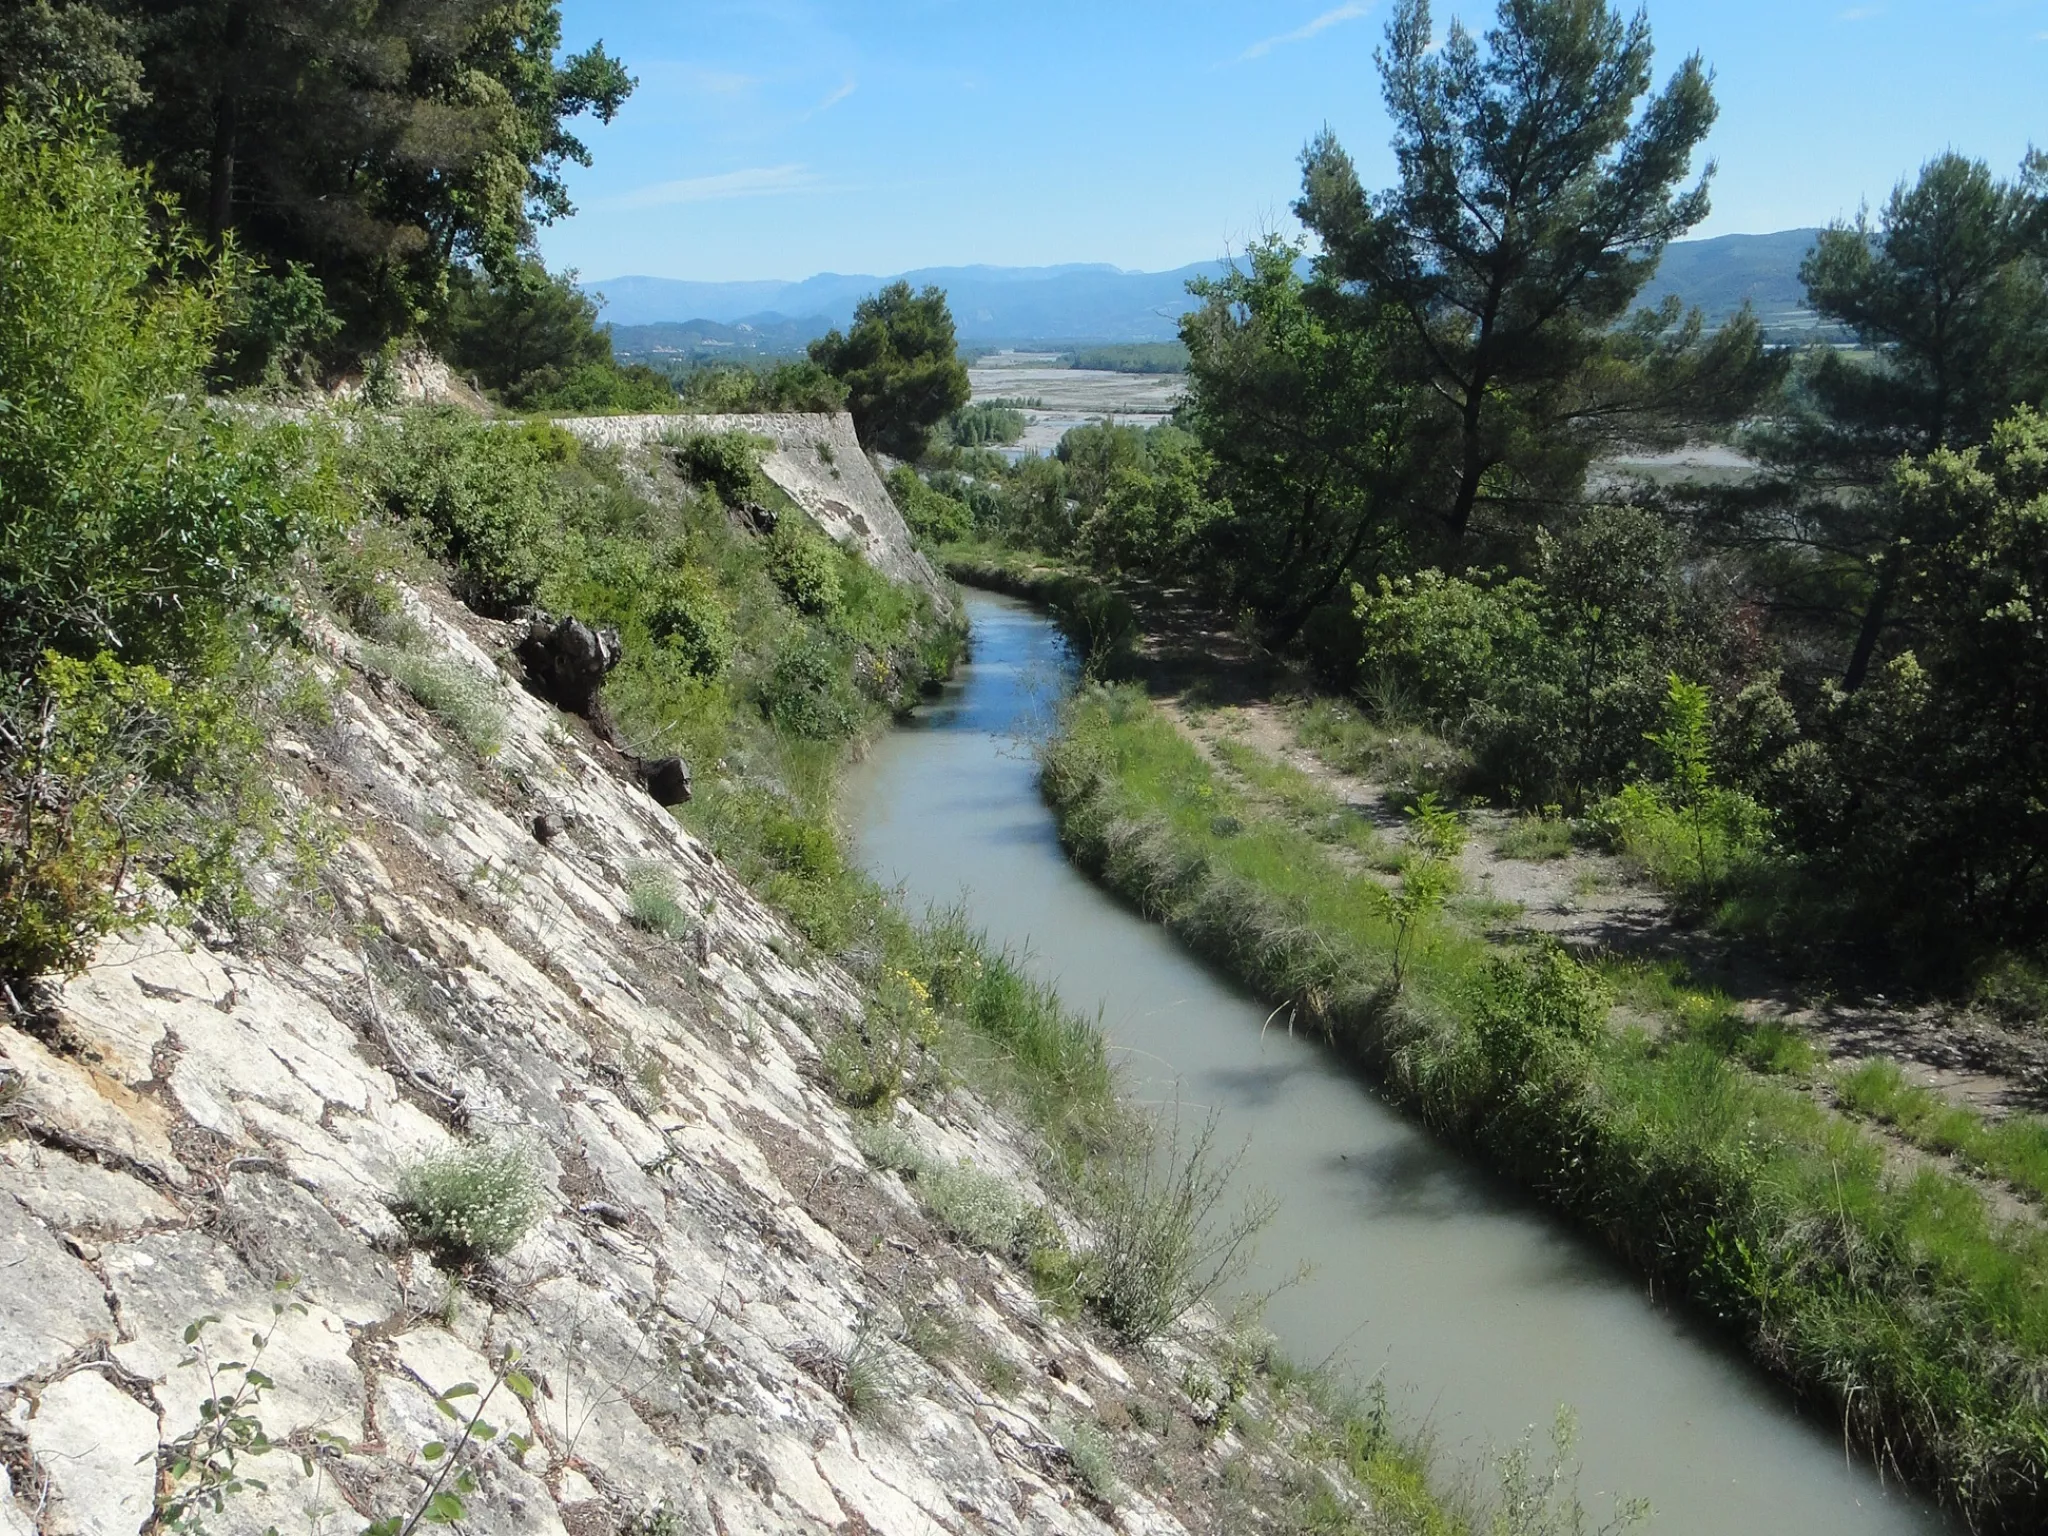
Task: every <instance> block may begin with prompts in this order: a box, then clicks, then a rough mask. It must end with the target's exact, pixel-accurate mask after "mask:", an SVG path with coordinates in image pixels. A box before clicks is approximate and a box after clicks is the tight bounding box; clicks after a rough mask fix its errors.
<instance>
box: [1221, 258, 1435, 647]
mask: <svg viewBox="0 0 2048 1536" xmlns="http://www.w3.org/2000/svg"><path fill="white" fill-rule="evenodd" d="M1246 259H1247V267H1246V268H1245V269H1243V270H1236V269H1234V270H1232V271H1231V272H1230V273H1228V274H1227V275H1225V276H1224V277H1221V278H1217V279H1213V280H1204V281H1200V282H1197V283H1196V284H1195V285H1194V286H1193V288H1192V293H1193V296H1194V297H1196V298H1198V299H1200V300H1201V301H1202V304H1201V307H1200V308H1199V309H1197V310H1195V311H1193V312H1192V313H1190V314H1189V315H1188V316H1187V317H1186V318H1185V319H1183V320H1182V322H1181V336H1182V339H1183V341H1184V342H1185V343H1186V346H1187V349H1188V355H1189V362H1188V397H1187V403H1186V406H1185V408H1184V410H1183V415H1184V417H1185V419H1186V421H1187V423H1188V426H1189V428H1190V430H1192V431H1193V432H1194V434H1195V435H1196V437H1197V438H1198V439H1199V440H1200V442H1201V444H1202V446H1203V448H1204V449H1205V450H1206V452H1207V453H1208V454H1209V455H1210V457H1211V458H1212V459H1213V461H1214V464H1215V471H1216V472H1215V481H1214V490H1213V493H1212V494H1213V495H1214V496H1215V497H1216V499H1217V500H1218V501H1220V502H1222V503H1225V504H1226V507H1225V510H1226V513H1227V515H1225V516H1223V517H1222V518H1221V519H1219V520H1218V521H1217V523H1216V526H1215V527H1214V528H1213V529H1212V530H1211V535H1212V537H1211V539H1210V547H1211V548H1213V550H1214V551H1215V554H1216V556H1217V557H1218V558H1219V559H1220V561H1221V562H1222V566H1221V569H1220V570H1219V571H1218V572H1215V573H1212V574H1213V575H1216V576H1220V577H1221V578H1222V586H1223V589H1224V591H1225V592H1226V593H1227V594H1228V596H1229V597H1230V599H1231V600H1232V602H1233V603H1236V604H1241V605H1248V606H1250V607H1251V608H1252V609H1253V611H1254V612H1255V613H1257V614H1258V616H1259V617H1260V619H1261V620H1262V621H1263V622H1264V624H1265V627H1266V628H1267V630H1268V633H1269V634H1270V636H1271V638H1272V639H1273V640H1274V642H1275V643H1280V644H1284V643H1285V642H1287V641H1288V640H1291V639H1292V638H1293V637H1294V635H1295V634H1296V633H1297V632H1298V631H1299V630H1300V628H1301V626H1302V625H1303V624H1304V623H1306V622H1307V619H1308V616H1309V615H1310V614H1311V613H1313V612H1314V611H1315V610H1316V609H1318V608H1319V607H1322V606H1323V605H1324V604H1326V603H1328V602H1329V601H1330V600H1331V599H1332V598H1334V597H1337V596H1340V595H1341V594H1342V592H1343V590H1344V584H1345V583H1346V582H1347V581H1350V580H1352V579H1354V576H1355V574H1357V573H1360V572H1362V571H1364V570H1367V569H1371V568H1374V567H1377V566H1379V565H1380V564H1382V563H1383V562H1384V561H1385V560H1386V559H1387V557H1388V556H1389V555H1391V554H1393V553H1394V552H1395V550H1396V548H1397V546H1398V544H1399V541H1400V539H1401V532H1400V528H1399V515H1398V508H1397V507H1396V505H1395V493H1396V489H1397V485H1398V480H1399V474H1400V463H1401V459H1400V456H1401V454H1402V452H1403V451H1404V444H1403V441H1402V436H1401V424H1402V420H1403V418H1404V415H1405V411H1406V406H1405V402H1404V396H1403V391H1402V388H1401V386H1400V384H1399V382H1398V381H1397V380H1396V379H1394V378H1392V377H1391V376H1390V375H1389V373H1388V370H1387V368H1386V366H1385V358H1384V353H1385V352H1386V350H1387V345H1388V340H1389V337H1388V333H1387V332H1386V331H1385V330H1383V329H1381V328H1379V327H1377V326H1376V325H1374V324H1373V323H1371V317H1370V316H1369V315H1366V316H1358V315H1355V314H1354V313H1353V312H1352V311H1351V309H1350V308H1349V307H1348V306H1347V305H1346V303H1345V301H1344V300H1343V299H1342V298H1341V296H1340V295H1339V294H1338V293H1337V292H1336V291H1335V290H1334V288H1332V287H1331V286H1330V285H1328V284H1324V283H1318V284H1314V285H1310V284H1306V283H1304V282H1303V281H1302V278H1301V276H1300V272H1299V266H1300V261H1301V250H1300V248H1298V247H1296V246H1294V245H1290V244H1289V243H1287V242H1286V241H1284V240H1281V239H1279V238H1278V237H1273V238H1269V239H1267V240H1265V241H1263V242H1262V243H1260V244H1259V245H1256V246H1254V247H1253V248H1252V249H1251V250H1250V251H1249V252H1248V253H1247V258H1246Z"/></svg>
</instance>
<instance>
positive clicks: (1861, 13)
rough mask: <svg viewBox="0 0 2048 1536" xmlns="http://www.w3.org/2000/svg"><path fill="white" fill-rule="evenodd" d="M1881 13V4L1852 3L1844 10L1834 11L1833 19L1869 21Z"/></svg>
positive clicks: (1882, 12) (1882, 9)
mask: <svg viewBox="0 0 2048 1536" xmlns="http://www.w3.org/2000/svg"><path fill="white" fill-rule="evenodd" d="M1883 14H1884V7H1883V6H1881V5H1852V6H1850V7H1849V9H1847V10H1846V11H1837V12H1835V20H1837V21H1869V20H1870V19H1871V18H1872V17H1875V16H1882V15H1883Z"/></svg>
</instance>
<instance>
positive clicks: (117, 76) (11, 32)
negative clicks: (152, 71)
mask: <svg viewBox="0 0 2048 1536" xmlns="http://www.w3.org/2000/svg"><path fill="white" fill-rule="evenodd" d="M134 47H135V39H134V33H133V29H132V27H131V26H130V25H129V23H128V20H127V18H126V17H123V16H119V15H116V14H114V13H113V12H111V11H109V10H107V9H105V8H103V7H102V6H100V5H96V4H93V3H92V0H16V3H13V4H10V5H8V6H7V7H6V8H5V10H4V11H0V102H4V103H6V104H7V105H10V106H16V107H21V108H24V109H26V110H28V111H31V112H35V113H37V114H40V115H47V114H49V113H50V112H52V111H53V110H55V109H57V108H59V107H60V106H62V105H63V104H64V103H66V102H69V101H73V100H76V99H77V98H79V97H84V98H85V99H87V100H89V101H96V102H99V103H101V104H102V105H104V106H107V107H110V108H113V109H115V110H122V109H126V108H128V107H133V106H136V105H139V104H140V102H141V100H142V62H141V60H139V59H138V58H136V57H135V51H134Z"/></svg>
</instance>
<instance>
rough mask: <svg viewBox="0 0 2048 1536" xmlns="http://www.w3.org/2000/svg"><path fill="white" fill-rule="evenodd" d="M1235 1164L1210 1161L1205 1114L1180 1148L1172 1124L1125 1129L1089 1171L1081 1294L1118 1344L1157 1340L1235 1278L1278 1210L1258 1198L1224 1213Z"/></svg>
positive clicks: (1212, 1129)
mask: <svg viewBox="0 0 2048 1536" xmlns="http://www.w3.org/2000/svg"><path fill="white" fill-rule="evenodd" d="M1242 1160H1243V1154H1242V1153H1241V1152H1240V1153H1238V1154H1237V1155H1236V1156H1219V1155H1218V1154H1217V1151H1216V1119H1215V1116H1214V1115H1213V1114H1212V1115H1211V1116H1210V1117H1209V1119H1208V1120H1207V1121H1206V1122H1204V1124H1203V1126H1202V1128H1201V1129H1200V1130H1199V1131H1198V1132H1196V1133H1194V1134H1193V1135H1192V1136H1189V1137H1187V1138H1186V1139H1185V1140H1183V1138H1182V1136H1181V1127H1180V1126H1179V1125H1178V1124H1177V1123H1172V1122H1168V1123H1163V1124H1158V1125H1149V1126H1148V1125H1144V1124H1138V1125H1133V1126H1130V1127H1128V1128H1127V1130H1126V1134H1125V1136H1124V1137H1123V1138H1122V1139H1121V1140H1120V1142H1119V1144H1118V1146H1117V1147H1116V1148H1115V1149H1113V1150H1112V1152H1111V1153H1110V1155H1109V1156H1107V1157H1105V1158H1103V1159H1102V1160H1101V1161H1100V1162H1099V1163H1098V1164H1097V1165H1096V1166H1095V1168H1094V1169H1093V1170H1092V1171H1091V1176H1090V1178H1089V1181H1088V1195H1087V1210H1088V1216H1089V1220H1090V1226H1091V1238H1090V1242H1089V1245H1088V1247H1087V1249H1086V1251H1085V1252H1084V1253H1083V1255H1082V1261H1081V1273H1080V1286H1081V1294H1082V1296H1083V1297H1084V1298H1085V1299H1086V1301H1087V1303H1088V1305H1089V1307H1090V1309H1091V1310H1093V1311H1094V1312H1095V1313H1096V1314H1097V1315H1098V1316H1099V1317H1100V1318H1101V1319H1102V1320H1103V1322H1105V1323H1107V1324H1108V1325H1109V1326H1110V1328H1111V1329H1113V1330H1114V1331H1115V1332H1116V1333H1117V1334H1118V1335H1119V1336H1120V1337H1122V1338H1124V1339H1126V1340H1128V1341H1130V1342H1132V1343H1142V1342H1144V1341H1145V1340H1147V1339H1151V1338H1154V1337H1156V1336H1157V1335H1159V1334H1161V1333H1164V1332H1165V1331H1166V1330H1167V1329H1169V1328H1171V1327H1172V1326H1173V1325H1174V1324H1175V1323H1177V1322H1179V1321H1180V1320H1181V1318H1183V1317H1185V1316H1186V1315H1187V1314H1188V1313H1189V1312H1190V1311H1191V1310H1193V1309H1194V1308H1195V1307H1196V1306H1198V1305H1200V1304H1201V1303H1202V1302H1203V1301H1205V1300H1207V1299H1208V1298H1209V1297H1210V1296H1212V1295H1214V1294H1215V1293H1216V1291H1217V1290H1218V1289H1219V1288H1221V1287H1222V1286H1224V1285H1226V1284H1228V1283H1229V1282H1231V1281H1232V1280H1234V1279H1236V1278H1237V1277H1238V1276H1239V1275H1240V1274H1242V1272H1243V1270H1244V1267H1245V1265H1246V1264H1247V1263H1249V1262H1250V1258H1251V1252H1250V1249H1251V1245H1252V1243H1253V1241H1254V1239H1256V1237H1257V1236H1258V1234H1259V1232H1260V1231H1261V1230H1262V1229H1263V1228H1264V1227H1265V1226H1266V1224H1267V1223H1268V1222H1269V1221H1271V1220H1272V1218H1273V1215H1274V1213H1275V1211H1277V1210H1278V1205H1277V1203H1276V1202H1274V1201H1273V1200H1272V1199H1270V1198H1268V1197H1257V1198H1254V1199H1253V1200H1251V1201H1250V1202H1248V1203H1247V1204H1245V1205H1243V1206H1241V1207H1239V1208H1237V1209H1236V1210H1235V1211H1234V1212H1228V1211H1227V1198H1228V1193H1229V1186H1230V1181H1231V1179H1232V1177H1233V1176H1234V1175H1235V1174H1236V1172H1237V1167H1238V1164H1239V1162H1241V1161H1242Z"/></svg>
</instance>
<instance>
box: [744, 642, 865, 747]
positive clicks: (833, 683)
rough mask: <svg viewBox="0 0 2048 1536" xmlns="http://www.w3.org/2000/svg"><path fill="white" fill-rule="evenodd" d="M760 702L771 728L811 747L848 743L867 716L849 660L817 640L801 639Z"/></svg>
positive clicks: (778, 662) (765, 686)
mask: <svg viewBox="0 0 2048 1536" xmlns="http://www.w3.org/2000/svg"><path fill="white" fill-rule="evenodd" d="M760 699H761V713H762V714H763V715H764V716H765V717H766V718H767V720H768V722H769V723H770V724H771V725H773V726H774V727H775V728H776V729H777V730H780V731H787V732H788V733H789V734H790V735H792V736H795V737H799V738H802V739H804V740H809V741H843V740H845V739H846V738H848V737H850V736H853V735H855V734H856V733H857V732H858V731H859V730H860V727H861V721H862V718H863V716H864V711H863V709H862V707H861V699H860V695H859V694H858V693H857V692H856V691H855V690H854V685H853V676H852V672H851V669H850V668H849V667H848V665H847V662H846V659H845V657H844V656H842V655H841V654H840V653H839V651H838V650H837V649H836V648H835V647H833V646H832V645H830V644H828V643H826V642H825V641H824V640H823V639H821V638H820V637H818V636H816V635H812V634H802V633H800V634H799V635H798V636H797V637H795V638H794V639H792V640H791V642H790V644H789V645H788V646H787V647H786V648H785V649H784V650H783V652H782V654H781V655H780V656H779V657H777V658H776V661H775V665H774V668H773V670H772V671H771V672H770V673H769V675H768V679H767V681H766V682H765V683H764V684H763V685H762V688H761V694H760Z"/></svg>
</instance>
